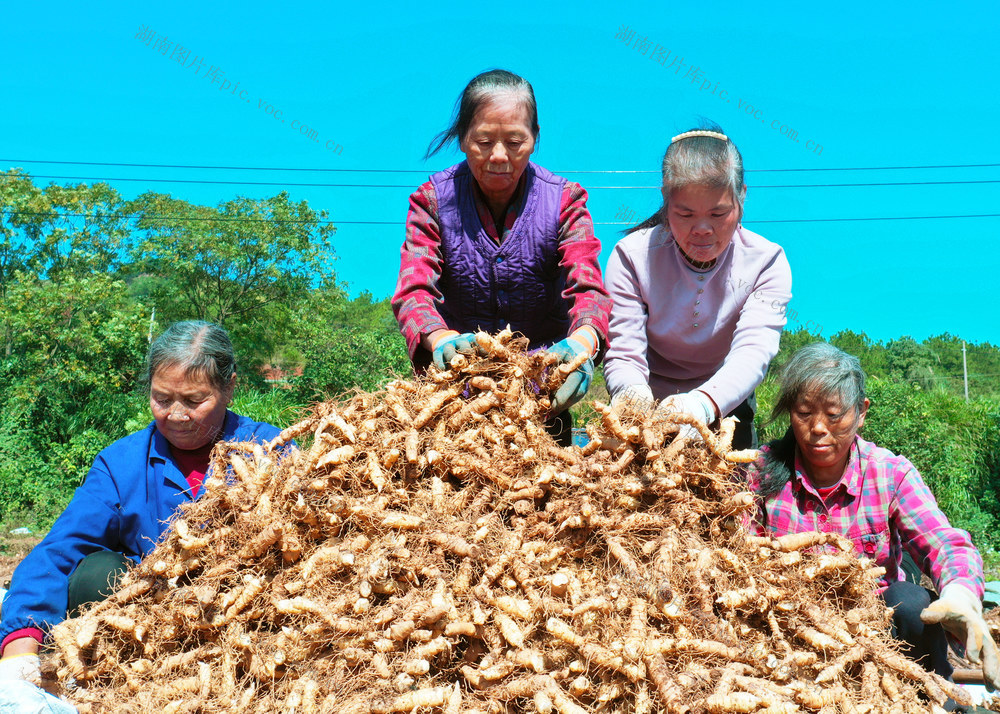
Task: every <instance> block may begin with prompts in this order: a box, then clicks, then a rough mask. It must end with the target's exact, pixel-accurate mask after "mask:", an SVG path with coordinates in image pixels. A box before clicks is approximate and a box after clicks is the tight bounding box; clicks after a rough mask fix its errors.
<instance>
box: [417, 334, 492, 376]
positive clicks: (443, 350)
mask: <svg viewBox="0 0 1000 714" xmlns="http://www.w3.org/2000/svg"><path fill="white" fill-rule="evenodd" d="M427 342H428V343H429V346H430V349H431V359H432V360H433V361H434V366H435V367H437V368H438V369H440V370H441V371H442V372H443V371H444V370H446V369H449V368H450V365H449V363H450V362H451V360H452V358H454V357H455V355H457V354H459V353H462V354H472V353H473V352H475V351H476V350H478V349H479V345H478V344H477V343H476V336H475V335H474V334H472V333H471V332H465V333H461V334H460V333H458V332H455V330H435V331H434V332H432V333H431V334H430V335H428V336H427Z"/></svg>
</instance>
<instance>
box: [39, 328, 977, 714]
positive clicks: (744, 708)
mask: <svg viewBox="0 0 1000 714" xmlns="http://www.w3.org/2000/svg"><path fill="white" fill-rule="evenodd" d="M477 342H478V344H479V345H480V347H481V348H482V349H483V350H484V351H486V352H487V353H488V354H487V356H486V357H481V356H470V357H465V356H460V357H457V358H456V359H455V360H454V361H453V362H452V368H451V369H450V370H448V371H445V372H435V371H432V372H431V373H430V374H429V375H428V376H427V377H425V378H421V379H418V380H412V381H410V380H398V381H395V382H392V383H390V384H389V385H388V386H387V387H386V389H385V390H383V391H380V392H377V393H369V394H356V395H354V396H352V397H351V398H349V399H347V400H345V401H342V402H339V403H334V402H329V403H325V404H321V405H319V406H318V407H317V408H316V409H315V411H314V413H313V414H312V415H310V417H309V418H308V419H305V420H304V421H302V422H300V423H299V424H296V425H295V426H292V427H290V428H288V429H286V430H285V431H284V432H283V433H282V435H281V436H280V437H279V438H278V439H277V440H275V442H274V443H272V444H270V445H268V446H266V447H261V446H253V445H250V444H224V445H220V447H218V448H217V450H216V452H215V454H214V457H213V458H214V461H213V473H214V474H215V475H214V476H213V477H212V478H210V479H209V480H208V481H207V482H206V488H207V492H206V493H205V495H204V496H203V497H202V498H201V499H199V500H198V501H196V502H194V503H192V504H189V505H188V506H186V507H185V508H184V509H183V511H182V512H181V513H180V515H179V517H178V519H177V521H176V523H175V524H174V526H173V527H172V528H171V529H170V530H169V531H168V532H167V534H166V536H165V538H164V540H163V541H162V542H161V543H160V544H159V545H158V546H157V548H156V550H155V551H154V552H153V553H152V554H151V555H150V557H148V558H147V559H145V560H144V561H143V562H142V563H141V564H140V565H139V566H138V567H136V568H135V569H133V570H132V571H131V572H130V573H129V574H128V575H127V576H126V578H125V580H124V582H123V583H122V587H121V588H120V589H119V590H118V592H117V593H116V594H115V595H113V596H112V597H111V598H109V599H108V600H107V601H105V602H103V603H99V604H96V605H94V606H92V607H91V608H89V609H88V610H87V611H86V612H84V613H83V615H82V616H81V617H79V618H75V619H71V620H67V621H66V622H64V623H62V624H60V625H59V626H57V627H56V628H55V630H54V633H53V634H54V640H55V642H56V645H57V651H56V653H55V655H54V656H53V657H52V658H50V660H49V661H48V662H47V663H46V666H47V667H48V668H49V669H50V670H54V672H51V674H53V675H54V676H55V678H56V679H57V680H58V682H59V686H60V688H61V693H62V694H63V695H64V696H65V697H66V698H67V699H69V700H70V701H72V702H73V703H74V704H76V705H77V706H78V707H79V708H80V709H81V711H92V712H111V711H114V712H133V713H136V714H139V713H148V712H158V713H159V712H163V713H166V712H181V711H185V712H223V711H239V712H245V713H249V712H372V713H382V712H416V711H420V712H447V713H449V714H451V713H457V712H481V713H483V714H485V713H491V714H492V713H496V714H500V713H504V712H558V713H559V714H580V713H585V712H597V711H600V712H633V711H635V712H670V713H671V714H683V713H684V712H689V711H690V712H693V713H695V712H754V711H761V712H769V713H776V712H793V711H817V712H824V714H825V713H826V712H835V711H841V712H855V711H857V712H883V711H884V712H906V711H918V710H919V711H927V709H928V708H929V706H930V703H938V704H939V703H941V702H943V700H944V698H946V697H949V696H950V697H952V698H954V699H956V700H958V701H963V700H964V697H963V694H962V692H961V690H960V689H958V688H956V687H955V686H954V685H951V684H949V683H947V682H944V681H943V680H941V679H940V678H938V677H935V676H932V675H928V674H927V673H925V672H924V671H923V670H922V669H921V668H920V667H919V666H917V665H915V664H913V663H912V662H910V661H909V660H907V659H905V658H904V657H902V656H901V655H900V654H899V653H898V651H897V649H896V648H895V646H894V645H893V644H892V643H891V641H890V640H889V639H888V636H887V635H886V634H885V633H886V632H887V622H888V620H887V611H886V609H885V608H884V607H883V606H882V605H881V604H880V601H879V600H878V599H877V596H876V595H875V594H874V592H873V589H872V588H873V582H874V581H873V578H872V572H871V569H870V568H869V567H868V564H867V563H865V562H863V561H859V560H853V559H851V558H849V557H847V554H845V553H844V552H843V550H842V549H841V547H840V546H841V543H840V542H839V541H837V540H835V539H834V540H831V541H830V542H824V541H823V539H821V538H820V539H817V538H815V537H814V538H811V539H805V540H803V541H801V542H792V540H790V539H789V540H783V539H775V540H773V541H772V540H771V539H757V538H752V537H750V536H749V535H748V534H747V532H746V530H745V527H744V526H743V525H742V524H743V522H744V520H745V514H746V513H747V511H748V509H750V508H751V507H752V504H753V501H752V499H751V498H748V497H747V494H745V493H744V492H743V490H742V488H741V485H740V478H739V476H738V473H737V471H736V467H735V465H734V464H735V462H741V461H746V460H747V458H748V457H749V455H748V454H746V453H739V452H737V453H733V452H731V451H730V447H729V440H730V439H731V435H732V428H731V425H728V424H727V425H725V427H724V428H723V429H722V430H721V432H720V434H718V435H717V434H714V433H711V432H709V431H708V430H706V429H704V427H699V428H700V430H701V431H702V436H703V438H704V442H703V443H690V442H688V441H686V440H685V441H682V440H679V438H678V437H677V434H678V432H679V431H680V427H681V426H682V425H684V424H690V423H691V421H690V420H687V419H686V418H685V417H682V416H671V415H660V416H656V417H653V416H650V415H649V414H646V413H642V411H641V410H640V409H638V408H636V409H632V410H631V411H629V410H626V411H625V412H624V413H621V414H619V413H616V412H614V411H612V410H610V409H608V408H606V407H605V406H603V405H598V410H599V412H600V414H601V418H600V421H598V422H595V423H594V424H591V425H589V426H588V434H589V435H590V437H591V443H590V444H589V445H588V446H587V447H585V448H583V449H580V448H577V447H570V448H560V447H558V446H557V445H556V444H555V442H554V441H553V440H552V439H551V438H550V437H549V436H548V434H547V433H546V432H545V430H544V427H543V422H544V418H545V416H546V409H547V405H548V399H549V394H550V392H551V390H553V389H555V388H557V387H558V386H559V382H560V380H561V379H562V378H564V376H565V375H564V373H561V372H559V371H558V370H557V369H555V368H554V367H553V365H552V364H551V360H549V359H548V358H547V357H546V356H545V353H535V354H526V353H525V352H524V342H523V341H522V340H518V339H514V338H512V336H511V335H510V334H509V333H501V334H500V335H496V336H491V335H485V334H481V335H479V336H478V340H477ZM293 438H294V439H299V440H301V441H303V448H301V449H298V448H291V447H290V446H289V442H290V440H291V439H293ZM823 558H826V560H823Z"/></svg>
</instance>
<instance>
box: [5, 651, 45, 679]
mask: <svg viewBox="0 0 1000 714" xmlns="http://www.w3.org/2000/svg"><path fill="white" fill-rule="evenodd" d="M12 679H23V680H24V681H26V682H31V683H32V684H39V683H40V682H41V681H42V664H41V661H40V660H39V659H38V655H36V654H18V655H11V656H9V657H4V658H3V659H0V682H3V681H10V680H12Z"/></svg>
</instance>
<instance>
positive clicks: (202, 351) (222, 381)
mask: <svg viewBox="0 0 1000 714" xmlns="http://www.w3.org/2000/svg"><path fill="white" fill-rule="evenodd" d="M174 365H180V366H181V367H183V368H184V371H185V373H186V374H189V375H191V374H200V375H204V376H205V377H206V378H207V379H208V381H209V382H210V383H211V384H212V386H214V387H215V388H216V389H218V390H219V391H220V392H222V393H223V394H226V393H228V392H229V390H230V388H231V386H232V380H233V375H234V374H236V355H235V354H234V352H233V343H232V342H231V341H230V339H229V334H228V333H227V332H226V331H225V330H224V329H222V328H221V327H219V326H218V325H213V324H212V323H211V322H203V321H201V320H186V321H184V322H175V323H174V324H172V325H171V326H170V327H168V328H167V329H166V330H164V332H163V334H162V335H160V336H159V337H157V338H156V340H154V341H153V344H152V345H150V346H149V353H148V354H147V355H146V371H145V374H144V375H143V383H144V384H145V385H146V389H149V388H150V386H151V384H152V382H153V377H154V376H155V375H156V372H157V371H158V370H159V369H160V368H162V367H172V366H174Z"/></svg>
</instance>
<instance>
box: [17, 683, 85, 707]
mask: <svg viewBox="0 0 1000 714" xmlns="http://www.w3.org/2000/svg"><path fill="white" fill-rule="evenodd" d="M0 712H17V713H18V714H77V710H76V708H75V707H72V706H70V705H69V704H67V703H66V702H64V701H62V700H61V699H56V698H55V697H53V696H52V695H51V694H48V693H46V692H45V691H43V690H41V689H39V688H38V687H36V686H34V685H33V684H29V683H28V682H24V681H21V680H14V681H9V682H4V683H3V684H2V685H0Z"/></svg>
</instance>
